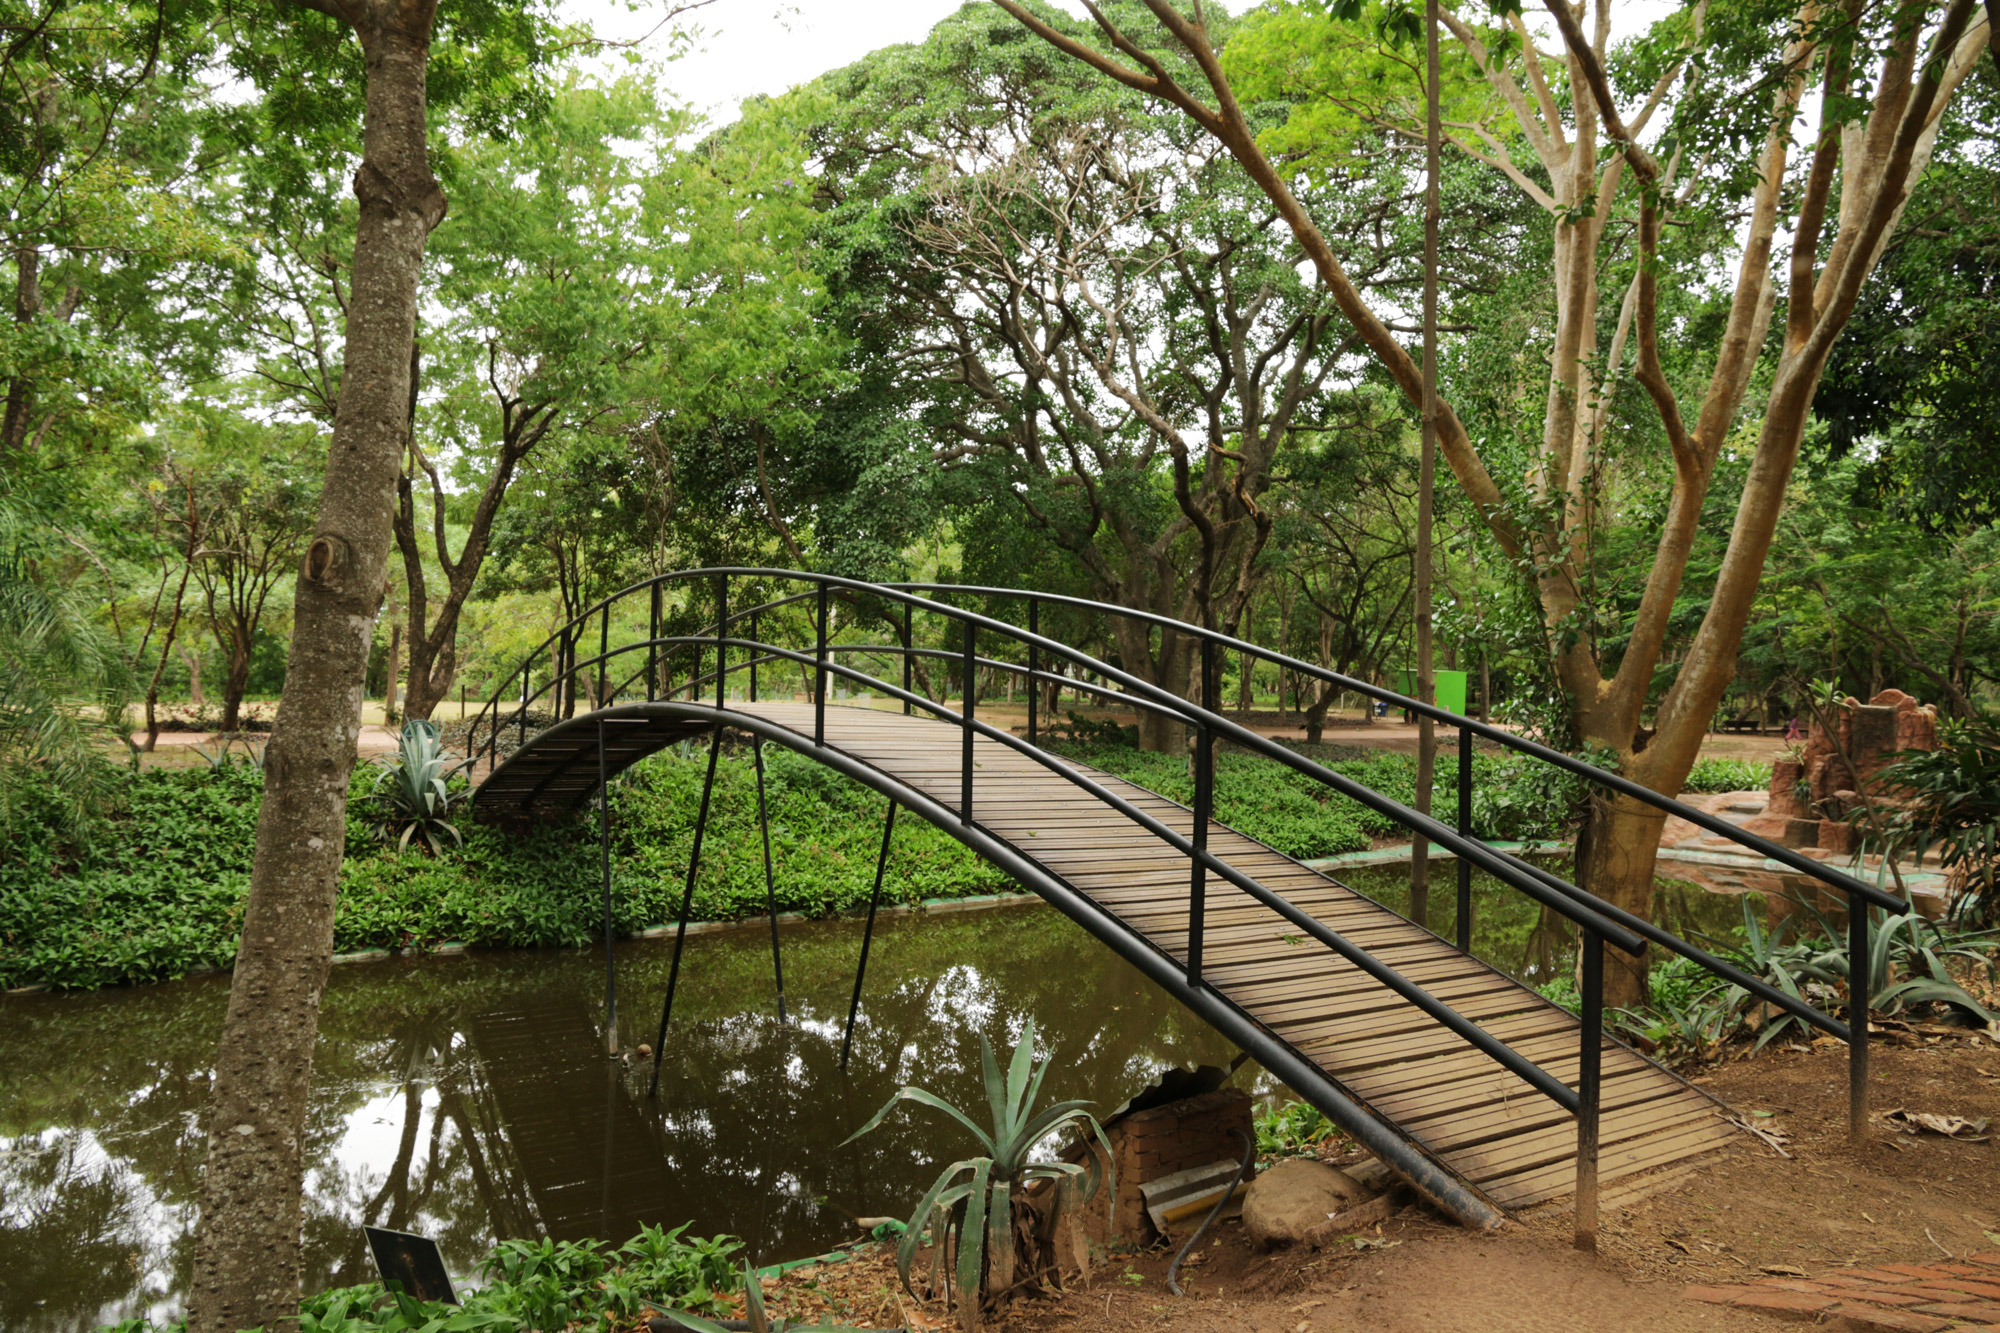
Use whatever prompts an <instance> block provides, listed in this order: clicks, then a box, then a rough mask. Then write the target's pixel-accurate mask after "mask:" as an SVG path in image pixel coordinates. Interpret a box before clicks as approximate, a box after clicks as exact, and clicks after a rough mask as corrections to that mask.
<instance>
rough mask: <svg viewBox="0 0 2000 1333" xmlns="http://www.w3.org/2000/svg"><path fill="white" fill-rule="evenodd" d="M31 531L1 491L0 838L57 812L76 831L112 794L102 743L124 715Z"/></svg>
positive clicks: (119, 684)
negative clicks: (26, 822)
mask: <svg viewBox="0 0 2000 1333" xmlns="http://www.w3.org/2000/svg"><path fill="white" fill-rule="evenodd" d="M61 544H62V543H61V538H60V535H59V534H51V533H47V532H43V531H40V530H38V529H37V527H36V525H34V524H32V523H31V522H30V521H29V520H28V519H27V518H26V517H25V516H24V515H23V514H22V513H21V512H19V511H18V510H17V508H16V506H15V504H14V502H13V501H12V499H11V498H10V497H8V496H7V495H6V494H5V493H4V492H0V838H4V837H6V836H8V834H9V833H10V832H11V831H12V829H13V828H14V826H15V825H16V823H17V821H18V820H19V819H22V818H33V817H34V815H35V813H37V812H38V813H40V814H42V815H43V816H45V817H46V816H48V815H51V814H57V813H59V814H60V817H61V818H63V819H65V820H67V821H69V822H70V824H71V825H72V827H74V828H75V829H77V830H78V832H79V833H81V832H83V831H84V830H86V829H88V828H91V827H94V826H95V824H96V823H97V821H98V820H99V819H100V817H101V816H102V814H103V812H104V810H105V808H106V807H107V806H108V805H109V803H110V802H111V800H112V799H113V797H114V795H115V789H116V786H117V782H116V779H117V773H116V770H115V769H114V768H113V766H112V765H111V764H110V763H109V762H108V761H107V760H106V759H105V758H104V755H103V745H104V742H105V741H107V740H109V739H111V736H112V735H113V734H115V732H116V730H117V728H116V722H117V720H119V719H121V718H122V717H123V715H124V690H125V688H126V685H127V672H126V669H125V664H124V662H123V661H122V659H121V655H120V653H119V651H118V646H117V644H116V643H114V642H113V641H112V640H111V638H110V636H108V635H107V634H105V633H104V632H103V631H102V630H100V629H99V628H98V627H97V625H96V624H95V623H93V621H92V620H91V617H90V615H89V613H88V611H87V609H86V607H85V605H84V602H83V599H82V598H80V597H79V596H77V594H76V591H75V589H74V588H73V587H72V586H69V583H68V580H67V579H65V578H64V577H62V573H61V568H60V565H59V564H57V563H55V561H54V558H55V557H56V556H57V555H58V551H57V550H56V549H54V548H57V547H59V546H60V545H61Z"/></svg>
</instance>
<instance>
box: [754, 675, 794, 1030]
mask: <svg viewBox="0 0 2000 1333" xmlns="http://www.w3.org/2000/svg"><path fill="white" fill-rule="evenodd" d="M755 669H756V668H754V667H753V668H751V670H753V671H754V670H755ZM753 679H754V677H753ZM750 754H751V762H752V765H753V767H755V768H756V770H757V824H758V826H759V827H760V828H761V829H762V830H763V832H764V906H765V907H766V908H767V909H768V910H769V911H770V914H771V975H772V976H774V977H776V978H777V986H778V1021H779V1022H780V1023H787V1022H790V1021H791V1020H790V1019H788V1018H786V1017H785V960H784V957H783V955H782V954H781V953H780V952H779V949H778V885H777V879H776V877H775V876H774V875H773V873H772V870H771V811H770V808H769V807H768V806H767V805H766V804H765V803H764V738H763V737H762V736H757V737H754V738H752V740H751V742H750Z"/></svg>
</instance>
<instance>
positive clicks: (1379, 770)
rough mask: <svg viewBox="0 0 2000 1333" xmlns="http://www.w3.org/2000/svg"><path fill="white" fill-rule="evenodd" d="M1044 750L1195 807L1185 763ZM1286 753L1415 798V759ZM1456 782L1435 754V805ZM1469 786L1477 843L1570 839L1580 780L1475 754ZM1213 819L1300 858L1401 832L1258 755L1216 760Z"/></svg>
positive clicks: (1067, 748) (1348, 751)
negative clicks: (1470, 786) (1436, 761)
mask: <svg viewBox="0 0 2000 1333" xmlns="http://www.w3.org/2000/svg"><path fill="white" fill-rule="evenodd" d="M1051 748H1053V749H1057V750H1060V751H1061V752H1062V753H1065V754H1069V755H1072V756H1073V757H1075V758H1078V759H1081V760H1083V761H1084V762H1085V763H1088V764H1091V765H1092V766H1094V767H1097V768H1101V769H1103V770H1105V771H1106V772H1108V773H1112V774H1115V775H1116V776H1118V777H1121V778H1124V779H1126V780H1127V781H1130V782H1135V783H1137V784H1138V785H1140V786H1142V787H1146V788H1149V789H1150V790H1152V791H1156V792H1158V793H1160V794H1161V795H1162V796H1166V797H1168V798H1170V799H1172V800H1176V801H1179V802H1181V803H1182V804H1183V805H1187V804H1191V803H1192V802H1193V800H1194V779H1193V778H1192V777H1191V776H1190V775H1189V773H1188V762H1187V759H1186V758H1185V757H1184V756H1181V755H1171V754H1160V753H1156V752H1152V751H1144V750H1138V749H1134V748H1131V747H1130V746H1123V745H1120V746H1112V745H1103V744H1098V745H1055V746H1052V747H1051ZM1294 748H1296V749H1298V750H1299V751H1300V752H1301V753H1303V754H1304V755H1305V756H1306V757H1307V758H1309V759H1313V760H1315V761H1317V762H1319V763H1322V764H1324V765H1326V766H1327V767H1328V768H1330V769H1332V770H1333V771H1334V772H1336V773H1338V774H1340V775H1341V776H1342V777H1345V778H1350V779H1352V780H1353V781H1355V782H1358V783H1360V784H1361V785H1362V786H1364V787H1367V788H1369V789H1370V790H1372V791H1375V792H1378V793H1380V794H1381V795H1383V796H1387V797H1389V798H1391V799H1392V800H1396V801H1400V802H1402V803H1403V804H1404V805H1413V804H1414V803H1415V801H1416V794H1417V761H1416V757H1415V756H1414V755H1407V754H1397V753H1394V752H1391V751H1387V750H1359V749H1355V748H1353V747H1336V746H1309V745H1298V746H1295V747H1294ZM1457 782H1458V760H1457V757H1456V756H1444V757H1440V759H1439V760H1438V771H1437V781H1436V785H1435V788H1434V791H1435V793H1436V795H1435V796H1434V798H1433V799H1434V801H1436V802H1443V801H1446V800H1450V799H1453V798H1452V797H1451V795H1450V794H1451V793H1453V792H1455V791H1456V790H1457ZM1472 782H1473V786H1472V823H1473V832H1474V834H1475V835H1476V836H1478V837H1480V838H1485V839H1488V840H1490V841H1506V842H1529V841H1538V840H1550V839H1558V838H1561V837H1564V836H1566V835H1567V834H1568V833H1569V832H1571V831H1572V830H1573V829H1574V828H1575V827H1576V825H1577V823H1578V822H1579V819H1580V817H1581V809H1582V801H1581V795H1582V791H1581V788H1582V783H1581V780H1580V779H1577V778H1572V777H1570V776H1568V775H1567V774H1564V773H1562V772H1560V771H1559V770H1557V769H1553V768H1551V767H1549V766H1548V765H1547V764H1543V763H1539V762H1537V761H1535V760H1532V759H1529V758H1526V757H1525V756H1520V755H1512V754H1501V755H1492V754H1484V753H1478V752H1475V753H1474V755H1473V760H1472ZM1433 808H1442V806H1441V805H1434V807H1433ZM1215 817H1216V819H1218V820H1220V821H1221V822H1222V823H1224V824H1227V825H1229V826H1230V827H1231V828H1233V829H1236V830H1238V831H1239V832H1242V833H1246V834H1248V835H1249V836H1251V837H1253V838H1256V839H1257V840H1259V841H1260V842H1264V843H1268V844H1269V845H1270V846H1272V847H1275V848H1277V849H1278V850H1279V851H1281V852H1283V853H1285V855H1287V856H1295V857H1298V858H1299V859H1300V860H1312V859H1314V858H1317V857H1325V856H1338V855H1340V854H1341V853H1343V852H1358V851H1365V850H1367V848H1368V847H1369V845H1370V841H1371V840H1372V839H1374V838H1396V837H1404V836H1407V834H1408V830H1407V829H1405V828H1404V827H1403V826H1402V825H1401V824H1399V823H1397V822H1396V821H1395V820H1393V819H1391V818H1390V817H1389V816H1387V815H1384V814H1379V813H1377V812H1376V811H1374V810H1371V809H1369V808H1368V807H1366V806H1364V805H1362V804H1360V803H1359V802H1358V801H1354V800H1351V799H1349V798H1348V797H1345V796H1342V795H1339V794H1338V793H1336V792H1335V791H1334V790H1333V789H1332V788H1330V787H1327V786H1325V785H1323V784H1322V783H1319V782H1317V781H1314V780H1313V779H1311V778H1308V777H1306V776H1304V775H1303V774H1299V773H1295V772H1293V771H1292V770H1291V769H1288V768H1284V767H1282V766H1280V765H1279V764H1277V763H1274V762H1273V761H1271V760H1269V759H1266V758H1264V757H1263V756H1261V755H1254V754H1247V753H1242V752H1231V751H1227V750H1225V751H1222V752H1220V753H1218V754H1217V755H1216V759H1215Z"/></svg>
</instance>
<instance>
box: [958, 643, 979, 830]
mask: <svg viewBox="0 0 2000 1333" xmlns="http://www.w3.org/2000/svg"><path fill="white" fill-rule="evenodd" d="M977 632H978V631H976V630H974V629H973V628H972V622H971V621H970V620H968V621H966V622H965V661H964V664H963V665H962V666H961V667H960V668H959V676H958V679H959V688H958V714H959V718H960V719H961V722H962V724H963V725H962V726H961V728H960V733H961V740H960V743H959V778H958V817H959V818H960V819H962V820H964V821H965V822H966V823H968V824H970V823H971V822H972V728H973V718H972V710H973V709H974V707H976V706H977V702H978V698H979V657H978V654H977V653H976V652H974V651H973V650H974V647H975V645H976V643H977V640H976V639H975V638H974V637H973V636H974V635H975V634H976V633H977Z"/></svg>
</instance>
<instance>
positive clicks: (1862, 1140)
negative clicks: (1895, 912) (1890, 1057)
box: [1847, 897, 1875, 1148]
mask: <svg viewBox="0 0 2000 1333" xmlns="http://www.w3.org/2000/svg"><path fill="white" fill-rule="evenodd" d="M1868 914H1869V909H1868V904H1867V903H1865V902H1857V901H1856V900H1855V899H1854V898H1852V897H1850V898H1849V899H1848V900H1847V1031H1848V1034H1849V1035H1848V1038H1847V1133H1848V1137H1849V1138H1851V1139H1853V1141H1854V1146H1855V1147H1857V1148H1859V1147H1862V1146H1864V1145H1866V1144H1867V1142H1868V1011H1869V1009H1870V1008H1872V1007H1873V1005H1872V1001H1873V1000H1874V996H1875V984H1874V978H1873V976H1871V975H1870V973H1871V971H1872V969H1873V964H1874V960H1873V959H1872V958H1870V957H1869V953H1870V945H1871V941H1870V940H1869V927H1870V925H1871V924H1872V923H1871V922H1870V921H1869V919H1868Z"/></svg>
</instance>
